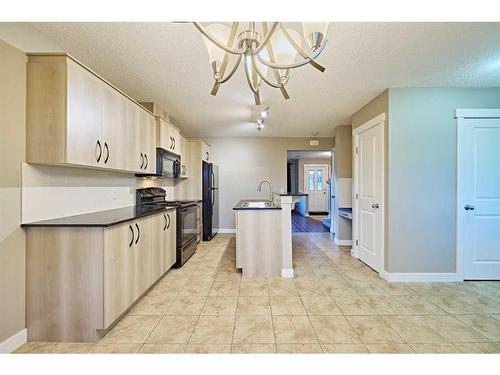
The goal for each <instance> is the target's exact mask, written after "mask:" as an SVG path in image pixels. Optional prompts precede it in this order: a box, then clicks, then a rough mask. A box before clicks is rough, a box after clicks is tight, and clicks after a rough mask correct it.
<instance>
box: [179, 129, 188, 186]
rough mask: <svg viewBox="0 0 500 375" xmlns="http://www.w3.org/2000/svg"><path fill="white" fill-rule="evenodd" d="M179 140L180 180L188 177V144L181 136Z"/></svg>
mask: <svg viewBox="0 0 500 375" xmlns="http://www.w3.org/2000/svg"><path fill="white" fill-rule="evenodd" d="M180 139H181V151H182V152H181V178H188V176H189V149H188V147H189V143H188V141H187V139H186V138H184V137H183V136H182V135H181V136H180Z"/></svg>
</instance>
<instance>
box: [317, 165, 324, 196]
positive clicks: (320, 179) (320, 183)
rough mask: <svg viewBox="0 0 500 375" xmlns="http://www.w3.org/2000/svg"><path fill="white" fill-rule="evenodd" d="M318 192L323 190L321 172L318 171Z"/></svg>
mask: <svg viewBox="0 0 500 375" xmlns="http://www.w3.org/2000/svg"><path fill="white" fill-rule="evenodd" d="M317 190H318V191H321V190H323V171H322V170H321V169H318V189H317Z"/></svg>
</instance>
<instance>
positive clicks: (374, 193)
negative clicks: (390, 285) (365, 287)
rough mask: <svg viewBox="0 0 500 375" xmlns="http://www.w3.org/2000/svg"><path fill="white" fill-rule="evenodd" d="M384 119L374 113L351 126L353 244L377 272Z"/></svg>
mask: <svg viewBox="0 0 500 375" xmlns="http://www.w3.org/2000/svg"><path fill="white" fill-rule="evenodd" d="M384 119H385V116H382V117H381V116H378V117H377V118H375V119H373V120H371V121H369V122H368V123H366V124H365V125H362V126H361V127H360V128H357V129H355V130H354V134H355V137H354V139H355V150H354V152H355V164H356V165H355V197H354V198H355V212H354V218H353V219H354V225H355V226H356V228H355V235H354V238H355V243H354V246H355V249H356V252H357V256H358V258H359V259H360V260H362V261H363V262H364V263H366V264H367V265H368V266H370V267H371V268H373V269H374V270H376V271H378V272H380V271H381V270H382V268H383V267H382V266H383V265H382V259H383V242H384V237H383V236H384V233H383V230H384V226H383V220H384V214H383V212H384V207H383V196H384V190H383V189H384V186H383V181H384V160H383V155H384V144H383V127H384ZM356 240H357V241H356Z"/></svg>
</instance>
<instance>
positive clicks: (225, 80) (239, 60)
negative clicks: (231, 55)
mask: <svg viewBox="0 0 500 375" xmlns="http://www.w3.org/2000/svg"><path fill="white" fill-rule="evenodd" d="M241 57H242V55H238V57H237V59H238V60H236V63H235V64H234V67H233V69H232V70H231V71H230V72H229V74H228V75H227V76H226V78H223V79H221V80H218V81H217V83H218V84H222V83H226V82H227V81H229V80H230V79H231V77H232V76H233V74H234V73H236V70H237V69H238V67H239V66H240V62H241Z"/></svg>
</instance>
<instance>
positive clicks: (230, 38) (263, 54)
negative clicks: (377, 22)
mask: <svg viewBox="0 0 500 375" xmlns="http://www.w3.org/2000/svg"><path fill="white" fill-rule="evenodd" d="M193 23H194V25H195V26H196V28H197V29H198V30H199V31H200V32H201V33H202V34H203V37H204V38H203V40H204V42H205V45H206V47H207V50H208V58H209V61H210V65H211V67H212V70H213V75H214V86H213V88H212V91H211V92H210V93H211V94H212V95H217V91H218V90H219V87H220V86H221V85H222V84H223V83H225V82H227V81H228V80H229V79H231V77H232V76H233V75H234V73H235V72H236V70H237V69H238V67H239V65H240V63H241V61H242V60H243V68H244V71H245V77H246V81H247V83H248V86H249V87H250V90H252V92H253V95H254V99H255V104H257V105H259V104H260V88H261V85H262V82H264V83H266V84H267V85H269V86H271V87H274V88H277V89H279V90H280V91H281V94H282V95H283V97H284V98H285V99H288V98H289V95H288V92H287V91H286V88H285V86H286V84H287V83H288V80H289V78H290V70H291V69H295V68H298V67H301V66H304V65H307V64H310V65H312V66H313V67H314V68H316V69H318V70H319V71H320V72H324V71H325V68H324V67H323V66H321V65H320V64H318V63H317V62H316V61H315V59H316V58H317V57H318V56H319V55H320V54H321V52H322V51H323V49H324V48H325V46H326V43H327V40H326V38H325V36H326V31H327V30H328V22H304V23H303V35H304V39H305V40H306V42H307V44H308V45H309V47H310V49H311V51H310V52H306V51H305V50H304V49H302V44H303V43H302V40H303V39H302V37H301V35H300V34H299V33H298V32H297V31H295V30H293V29H287V28H285V27H284V26H283V24H282V23H281V22H272V23H271V24H270V25H268V23H267V22H260V28H258V27H257V23H256V22H249V23H248V27H246V28H244V29H243V31H240V32H239V33H238V26H239V23H238V22H233V23H232V26H231V27H228V26H226V25H224V24H221V23H212V24H210V25H208V26H207V27H204V26H202V25H201V24H200V23H199V22H193ZM297 54H298V55H300V57H301V60H300V61H295V59H296V56H297ZM229 55H235V56H236V61H235V62H234V65H233V67H232V68H231V69H228V65H229V60H230V59H229ZM226 71H227V73H226ZM268 72H270V73H271V75H272V76H274V78H268Z"/></svg>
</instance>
